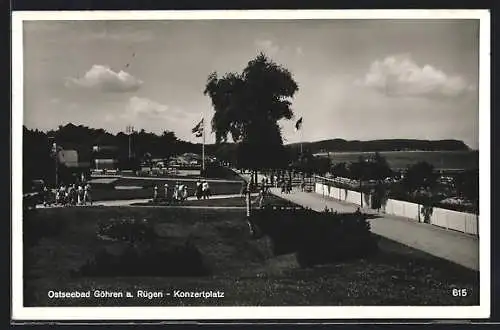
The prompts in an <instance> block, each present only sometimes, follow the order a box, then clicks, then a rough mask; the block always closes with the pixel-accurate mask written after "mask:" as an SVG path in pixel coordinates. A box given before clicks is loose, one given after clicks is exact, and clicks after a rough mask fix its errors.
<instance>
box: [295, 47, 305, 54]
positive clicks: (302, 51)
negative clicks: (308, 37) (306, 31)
mask: <svg viewBox="0 0 500 330" xmlns="http://www.w3.org/2000/svg"><path fill="white" fill-rule="evenodd" d="M295 54H296V55H297V56H302V55H304V50H303V49H302V47H300V46H299V47H296V48H295Z"/></svg>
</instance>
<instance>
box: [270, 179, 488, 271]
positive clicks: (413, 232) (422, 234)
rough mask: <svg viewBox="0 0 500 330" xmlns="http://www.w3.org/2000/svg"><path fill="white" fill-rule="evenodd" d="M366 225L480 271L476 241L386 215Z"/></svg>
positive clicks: (309, 201) (337, 205)
mask: <svg viewBox="0 0 500 330" xmlns="http://www.w3.org/2000/svg"><path fill="white" fill-rule="evenodd" d="M271 192H272V193H273V194H275V195H276V196H279V197H282V198H284V199H287V200H289V201H291V202H293V203H296V204H299V205H302V206H305V207H310V208H312V209H314V210H316V211H323V210H324V209H325V206H326V207H328V208H329V209H334V210H337V211H338V212H354V211H356V209H357V208H358V206H357V205H354V204H348V203H345V202H340V201H338V200H335V199H333V198H330V197H323V196H321V195H318V194H315V193H307V192H300V191H294V192H292V193H291V194H281V193H280V191H279V190H278V189H276V188H272V189H271ZM363 211H364V212H365V213H372V214H377V213H376V212H375V211H373V210H365V209H363ZM369 221H370V223H371V231H372V232H373V233H375V234H377V235H380V236H383V237H386V238H388V239H391V240H393V241H396V242H399V243H402V244H404V245H407V246H410V247H412V248H415V249H418V250H421V251H424V252H427V253H429V254H432V255H434V256H436V257H440V258H443V259H446V260H449V261H452V262H455V263H457V264H460V265H462V266H465V267H467V268H470V269H474V270H479V240H478V239H477V238H476V237H473V236H470V235H467V234H463V233H459V232H455V231H451V230H446V229H442V228H439V227H435V226H432V225H429V224H424V223H419V222H415V221H414V220H411V219H406V218H401V217H394V216H390V215H386V214H379V217H377V218H375V219H371V220H369Z"/></svg>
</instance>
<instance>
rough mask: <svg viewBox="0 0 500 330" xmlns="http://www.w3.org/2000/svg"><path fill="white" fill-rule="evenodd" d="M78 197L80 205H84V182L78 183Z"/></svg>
mask: <svg viewBox="0 0 500 330" xmlns="http://www.w3.org/2000/svg"><path fill="white" fill-rule="evenodd" d="M77 194H78V196H77V199H78V205H83V187H82V184H79V185H78V191H77Z"/></svg>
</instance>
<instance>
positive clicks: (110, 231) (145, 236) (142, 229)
mask: <svg viewBox="0 0 500 330" xmlns="http://www.w3.org/2000/svg"><path fill="white" fill-rule="evenodd" d="M97 234H98V236H100V237H104V238H109V239H112V240H120V241H127V242H132V243H133V242H136V241H146V240H150V239H155V238H156V237H155V236H156V233H155V231H154V227H153V226H152V225H151V224H150V223H149V222H148V221H147V220H146V219H143V220H140V221H137V220H135V219H111V220H109V221H106V222H101V223H100V224H99V225H98V229H97Z"/></svg>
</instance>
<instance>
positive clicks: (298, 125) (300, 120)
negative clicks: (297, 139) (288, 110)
mask: <svg viewBox="0 0 500 330" xmlns="http://www.w3.org/2000/svg"><path fill="white" fill-rule="evenodd" d="M301 128H302V117H300V119H299V120H297V122H296V123H295V130H296V131H298V130H299V129H301Z"/></svg>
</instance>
